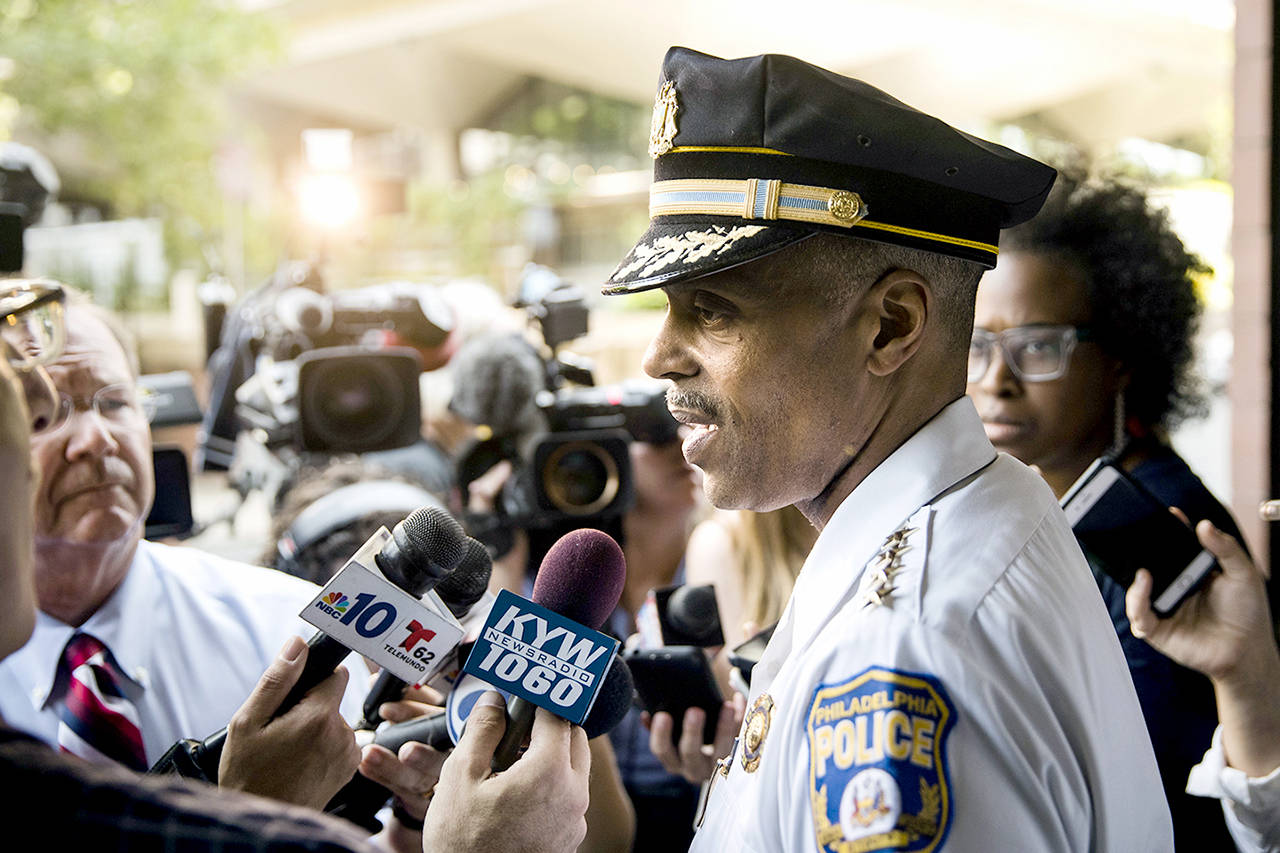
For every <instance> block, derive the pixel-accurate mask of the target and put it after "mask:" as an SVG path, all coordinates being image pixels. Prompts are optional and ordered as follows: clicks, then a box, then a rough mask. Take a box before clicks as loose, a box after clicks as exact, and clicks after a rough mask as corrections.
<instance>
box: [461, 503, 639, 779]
mask: <svg viewBox="0 0 1280 853" xmlns="http://www.w3.org/2000/svg"><path fill="white" fill-rule="evenodd" d="M626 574H627V569H626V560H625V559H624V558H623V556H622V549H621V548H620V547H618V543H617V542H615V541H613V539H612V538H611V537H610V536H609V535H608V534H607V533H604V532H602V531H599V530H593V529H583V530H575V531H573V532H572V533H569V534H566V535H565V536H563V537H561V538H560V540H559V541H558V542H556V543H555V544H554V545H552V546H551V548H550V550H548V551H547V555H546V556H545V557H544V558H543V560H542V565H541V567H540V568H539V569H538V577H537V579H536V580H535V581H534V584H533V601H529V600H527V599H525V598H522V597H520V596H518V595H515V594H513V593H511V592H509V591H507V590H504V591H503V592H502V593H500V594H499V595H498V598H497V600H496V601H495V602H494V604H493V609H492V610H491V611H490V612H489V618H488V619H486V620H485V623H484V627H483V628H482V629H481V631H480V636H479V637H478V638H477V639H476V643H475V646H474V647H473V648H472V649H471V654H470V656H468V658H467V662H466V664H465V665H464V666H463V668H462V669H463V672H465V673H470V674H471V675H474V676H475V677H477V678H479V679H481V680H483V681H486V682H488V683H489V684H492V685H493V686H494V687H497V688H499V689H501V690H503V691H505V692H507V693H509V694H510V695H511V699H510V701H509V702H508V703H507V714H508V717H509V719H508V722H507V730H506V734H504V735H503V738H502V741H501V743H499V745H498V749H497V751H496V753H495V754H494V758H493V769H494V770H495V771H501V770H505V769H507V768H508V767H510V766H511V764H512V762H514V761H515V759H516V757H517V756H518V755H519V752H520V748H521V747H522V746H523V745H524V742H525V741H526V740H528V738H529V733H530V731H531V729H532V728H533V716H534V710H535V706H538V707H542V708H546V709H547V710H548V711H551V712H552V713H553V714H556V715H557V716H559V717H563V718H564V719H566V720H569V721H570V722H572V723H577V724H578V725H581V724H582V723H583V721H584V720H585V719H586V718H587V715H588V714H589V713H590V711H591V706H592V704H593V702H594V701H595V699H596V696H597V695H598V694H599V693H600V690H601V686H602V685H603V684H604V681H605V675H606V673H607V672H608V670H609V666H610V664H611V663H612V662H613V658H614V656H615V655H616V654H617V651H618V641H617V640H616V639H614V638H613V637H610V636H608V635H606V634H602V633H600V632H599V631H597V630H596V629H597V628H599V627H600V626H601V625H602V624H604V621H605V620H606V619H607V618H609V614H610V613H612V612H613V611H614V608H616V607H617V606H618V598H619V597H620V596H621V595H622V585H623V581H625V580H626Z"/></svg>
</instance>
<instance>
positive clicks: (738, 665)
mask: <svg viewBox="0 0 1280 853" xmlns="http://www.w3.org/2000/svg"><path fill="white" fill-rule="evenodd" d="M777 627H778V623H777V622H774V623H773V624H772V625H770V626H769V627H768V628H765V629H764V630H763V631H757V632H756V633H754V634H752V635H751V636H750V637H747V638H746V639H745V640H743V641H742V642H741V643H738V645H736V646H734V647H733V648H732V649H730V650H729V665H730V666H732V667H734V668H735V669H737V670H738V671H739V672H741V673H742V677H743V678H744V679H745V680H746V682H747V683H748V684H750V683H751V670H753V669H754V668H755V665H756V663H757V662H758V661H759V660H760V656H761V655H762V654H764V650H765V647H766V646H767V645H769V638H770V637H772V636H773V629H774V628H777Z"/></svg>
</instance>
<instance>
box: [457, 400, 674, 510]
mask: <svg viewBox="0 0 1280 853" xmlns="http://www.w3.org/2000/svg"><path fill="white" fill-rule="evenodd" d="M538 408H539V409H540V410H541V412H542V414H543V415H544V416H545V418H546V422H547V425H548V428H547V431H546V432H545V433H542V434H540V435H538V436H536V437H534V438H533V440H532V441H529V442H525V443H524V446H523V448H522V443H521V442H520V441H519V440H518V438H517V437H516V436H512V435H503V436H493V437H491V438H488V439H486V440H483V441H478V442H476V443H475V444H473V445H472V446H471V447H470V448H468V449H467V450H466V451H465V452H464V453H463V454H462V456H461V457H460V459H459V461H458V483H459V486H460V487H461V488H462V490H463V493H464V494H465V493H466V487H467V485H468V484H470V483H471V482H472V481H473V480H474V479H476V477H478V476H480V475H481V474H483V473H484V472H485V471H487V470H489V469H490V468H492V467H493V466H494V465H495V464H497V463H498V462H501V461H502V460H504V459H505V460H509V461H511V462H512V463H513V464H514V466H515V470H514V472H513V474H512V476H511V478H510V479H509V480H508V481H507V483H506V485H505V486H504V488H503V490H502V493H501V496H500V498H499V501H498V505H497V506H496V507H495V512H496V514H497V516H498V517H499V518H500V519H502V520H503V521H505V523H506V524H508V525H510V526H513V527H518V528H524V529H534V528H547V527H551V526H553V525H556V524H559V523H561V522H581V523H584V524H585V523H587V522H591V521H600V520H604V519H609V518H614V517H617V516H620V515H622V514H623V513H624V512H626V511H627V510H628V509H630V508H631V504H632V502H633V501H634V498H635V489H634V484H633V477H632V471H631V457H630V451H629V450H628V446H629V445H630V443H631V442H632V441H643V442H646V443H652V444H662V443H665V442H668V441H674V440H675V439H676V437H677V429H678V427H679V424H677V423H676V421H675V419H674V418H672V417H671V413H670V412H669V411H667V405H666V392H665V388H664V387H663V386H662V385H660V384H658V383H654V382H650V381H647V380H629V381H626V382H623V383H620V384H617V385H608V386H603V387H586V388H564V389H561V390H559V391H554V392H553V391H544V392H542V393H540V394H539V395H538ZM522 451H523V452H522Z"/></svg>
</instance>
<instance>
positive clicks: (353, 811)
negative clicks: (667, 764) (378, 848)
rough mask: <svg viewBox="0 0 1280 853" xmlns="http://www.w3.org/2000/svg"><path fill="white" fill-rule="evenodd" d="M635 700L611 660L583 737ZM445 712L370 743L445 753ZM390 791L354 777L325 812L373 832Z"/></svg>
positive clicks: (622, 670)
mask: <svg viewBox="0 0 1280 853" xmlns="http://www.w3.org/2000/svg"><path fill="white" fill-rule="evenodd" d="M634 699H635V683H634V682H633V681H632V677H631V668H630V667H629V666H627V664H626V661H624V660H623V659H622V658H621V657H615V658H614V659H613V663H611V664H610V665H609V671H608V673H606V675H605V679H604V683H603V684H601V685H600V692H599V693H598V694H596V701H595V703H594V704H592V706H591V710H590V711H589V712H588V713H587V718H586V719H585V720H583V721H582V728H583V730H584V731H586V733H587V737H588V738H589V739H590V738H597V737H599V736H601V735H605V734H608V733H609V732H611V731H613V730H614V729H615V728H617V727H618V724H619V723H621V722H622V720H623V718H624V717H626V716H627V711H629V710H630V709H631V706H632V703H633V702H634ZM448 715H449V712H448V711H440V712H438V713H435V714H430V715H427V716H424V717H418V718H417V719H413V720H405V721H404V722H402V723H395V724H393V725H390V726H387V727H386V728H384V729H382V730H381V731H379V732H378V733H377V734H376V735H375V736H374V738H373V741H372V742H373V743H375V744H377V745H378V746H382V747H385V748H387V749H389V750H391V752H392V753H394V754H397V755H398V754H399V753H400V748H401V747H402V746H404V745H405V744H406V743H411V742H414V743H425V744H426V745H427V746H429V747H431V748H432V749H434V750H436V751H437V752H445V751H446V750H450V749H453V747H454V746H455V744H454V741H453V737H452V736H451V735H450V734H449V722H448ZM390 796H391V792H390V791H388V790H387V789H386V788H384V787H382V786H381V785H379V784H378V783H377V782H374V781H373V780H372V779H370V778H369V777H367V776H362V775H360V774H359V773H357V774H356V776H355V778H353V779H352V780H351V781H350V782H348V783H347V784H346V785H345V786H343V788H342V790H340V791H339V792H338V793H337V794H335V795H334V797H333V799H331V800H330V801H329V803H328V805H326V806H325V809H324V810H325V811H326V812H328V813H329V814H331V815H334V816H336V817H342V818H345V819H346V820H349V821H351V822H352V823H354V824H356V825H357V826H360V827H363V828H364V829H366V830H367V831H369V832H371V833H373V832H378V831H379V830H380V829H381V828H382V827H381V825H380V824H379V822H378V819H377V817H376V815H377V813H378V810H379V809H381V808H382V807H383V805H385V804H386V802H387V799H388V798H390Z"/></svg>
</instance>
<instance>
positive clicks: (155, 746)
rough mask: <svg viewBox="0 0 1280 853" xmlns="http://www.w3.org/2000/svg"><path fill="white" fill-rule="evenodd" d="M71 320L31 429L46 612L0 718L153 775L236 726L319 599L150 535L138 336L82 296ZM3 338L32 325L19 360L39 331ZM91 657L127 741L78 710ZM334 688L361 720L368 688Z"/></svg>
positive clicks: (7, 689)
mask: <svg viewBox="0 0 1280 853" xmlns="http://www.w3.org/2000/svg"><path fill="white" fill-rule="evenodd" d="M2 307H3V305H0V308H2ZM66 316H67V330H68V331H67V334H66V343H65V347H64V348H63V351H62V352H61V354H60V355H58V356H57V357H56V358H54V359H52V360H50V361H48V363H47V364H46V365H45V367H44V369H45V370H47V371H48V374H49V376H50V377H51V378H52V381H53V386H54V389H55V395H56V396H55V397H54V399H55V403H54V404H53V406H52V407H51V408H50V409H49V410H48V413H47V414H41V415H40V416H39V417H38V418H36V419H34V420H33V434H32V436H31V450H32V456H33V458H34V461H35V462H36V464H37V465H38V466H39V470H40V472H41V475H42V476H41V480H40V485H39V489H38V491H37V494H36V501H35V554H36V592H37V597H38V601H39V605H40V614H39V617H38V620H37V624H36V629H35V633H34V634H33V636H32V639H31V641H30V642H29V643H27V644H26V645H25V646H24V647H23V648H22V649H21V650H20V651H19V652H18V653H17V654H14V655H12V656H11V657H10V658H9V659H8V660H6V661H4V662H3V663H0V712H2V713H3V715H4V717H5V718H6V719H7V720H9V721H10V722H11V723H13V724H15V725H18V726H19V727H21V728H23V729H25V730H27V731H30V732H32V733H34V734H37V735H39V736H40V737H42V738H44V739H45V740H47V741H48V742H49V743H50V744H53V745H57V746H59V747H61V748H62V749H64V750H65V751H69V752H74V753H76V754H78V755H81V756H82V757H87V758H90V759H92V760H97V761H114V762H117V763H121V764H124V765H126V766H129V767H132V768H133V769H135V770H144V769H146V768H147V767H148V766H150V765H151V764H152V763H154V762H155V761H156V760H157V759H158V758H159V757H160V756H161V755H163V754H164V752H165V750H166V749H167V748H168V747H169V746H170V745H171V744H173V743H174V742H175V741H178V740H180V739H182V738H187V737H202V736H204V735H207V734H209V733H210V732H213V731H216V730H217V729H219V728H221V727H222V726H224V725H226V723H227V721H228V720H229V719H230V718H231V716H232V714H233V713H235V711H236V709H237V708H238V707H239V706H240V704H241V702H243V701H244V698H245V696H247V695H248V694H249V691H250V690H251V689H252V688H253V686H254V684H255V683H257V681H258V678H259V676H260V675H261V674H262V672H263V671H264V670H265V669H266V668H267V667H268V666H269V665H270V664H271V662H272V660H273V658H274V656H275V653H276V651H277V650H278V649H279V648H281V646H282V645H283V644H284V643H285V642H286V640H287V639H288V638H289V637H291V636H293V635H297V634H302V635H303V636H306V635H308V634H309V633H310V631H309V630H308V628H307V626H306V625H304V624H303V623H302V622H301V621H300V620H299V619H297V617H296V614H297V613H298V611H299V610H300V609H301V608H302V607H303V606H304V605H305V603H306V602H307V601H309V600H310V599H311V598H312V597H313V596H314V592H315V588H314V586H312V585H311V584H308V583H306V582H303V581H300V580H298V579H296V578H292V577H289V576H287V575H284V574H282V573H279V572H274V571H271V570H268V569H261V568H256V567H252V566H245V565H241V564H237V563H233V562H231V561H227V560H222V559H219V558H216V557H213V556H212V555H208V554H204V553H202V552H200V551H197V550H195V549H192V548H175V547H168V546H164V545H160V544H156V543H151V542H147V541H145V540H143V538H142V531H143V525H144V521H145V519H146V516H147V513H148V511H149V510H150V507H151V502H152V499H153V498H154V494H155V491H154V488H155V487H154V480H153V476H154V475H153V471H152V460H151V437H150V429H149V424H148V417H147V412H148V410H147V406H146V404H145V402H144V401H143V400H142V399H141V398H140V396H139V391H138V386H137V381H136V380H137V375H138V368H137V359H136V356H135V355H134V353H133V349H132V344H131V341H130V340H129V338H128V334H127V331H126V330H124V329H123V328H122V327H121V326H120V325H119V324H118V322H117V321H116V319H115V318H114V317H113V316H111V315H110V314H109V313H107V312H106V311H104V310H103V309H101V308H99V307H97V306H95V305H92V304H90V303H88V302H87V301H84V300H82V299H81V300H76V299H72V300H71V301H70V304H68V305H67V306H66ZM6 328H7V329H18V328H25V329H26V332H24V333H23V335H19V334H17V333H16V332H15V333H14V334H13V335H11V336H7V337H6V342H7V343H8V344H9V349H10V350H11V351H18V352H21V351H22V348H23V346H24V343H23V340H24V339H25V340H26V341H27V344H26V345H27V346H30V340H31V339H32V338H33V332H38V331H40V329H41V327H40V326H39V325H38V324H35V323H34V322H32V321H31V320H28V321H27V322H25V323H21V322H13V323H9V324H8V326H7V327H6ZM86 638H88V639H86ZM87 643H92V644H94V645H93V646H91V647H90V646H85V645H84V644H87ZM82 647H84V648H92V649H93V650H94V651H93V652H84V653H83V654H82V656H86V655H87V656H88V657H89V658H90V659H93V654H94V653H96V654H97V655H98V656H99V658H100V659H102V660H105V661H107V662H108V663H109V664H110V666H111V668H112V670H113V674H114V676H115V678H114V680H115V681H116V682H117V684H116V686H115V688H114V689H116V690H117V691H118V692H119V693H120V695H119V697H118V699H119V702H120V703H121V711H122V716H123V717H124V719H125V721H126V722H122V723H121V724H120V726H121V728H122V730H123V731H124V732H125V733H124V734H123V735H122V734H118V733H117V734H113V735H112V736H107V737H104V736H103V733H102V728H101V727H102V724H101V723H100V722H99V721H98V720H97V719H96V718H94V717H92V716H90V715H85V714H79V712H77V711H75V709H74V700H75V690H76V689H77V688H76V686H75V684H74V679H72V678H71V670H73V669H74V667H75V662H76V661H75V654H76V650H77V649H80V648H82ZM335 679H337V680H338V681H340V682H342V683H339V684H336V685H330V686H329V689H331V690H336V692H337V693H338V694H342V693H344V692H345V699H344V702H343V709H344V711H345V715H346V716H347V717H348V718H352V717H353V716H354V715H355V714H358V713H359V708H360V702H361V700H362V698H363V693H364V685H363V684H348V683H346V679H347V676H346V674H345V671H344V672H343V673H342V674H340V675H338V676H335ZM104 689H106V690H108V692H109V691H110V689H112V688H104ZM108 704H109V703H108ZM349 758H350V756H348V759H349Z"/></svg>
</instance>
